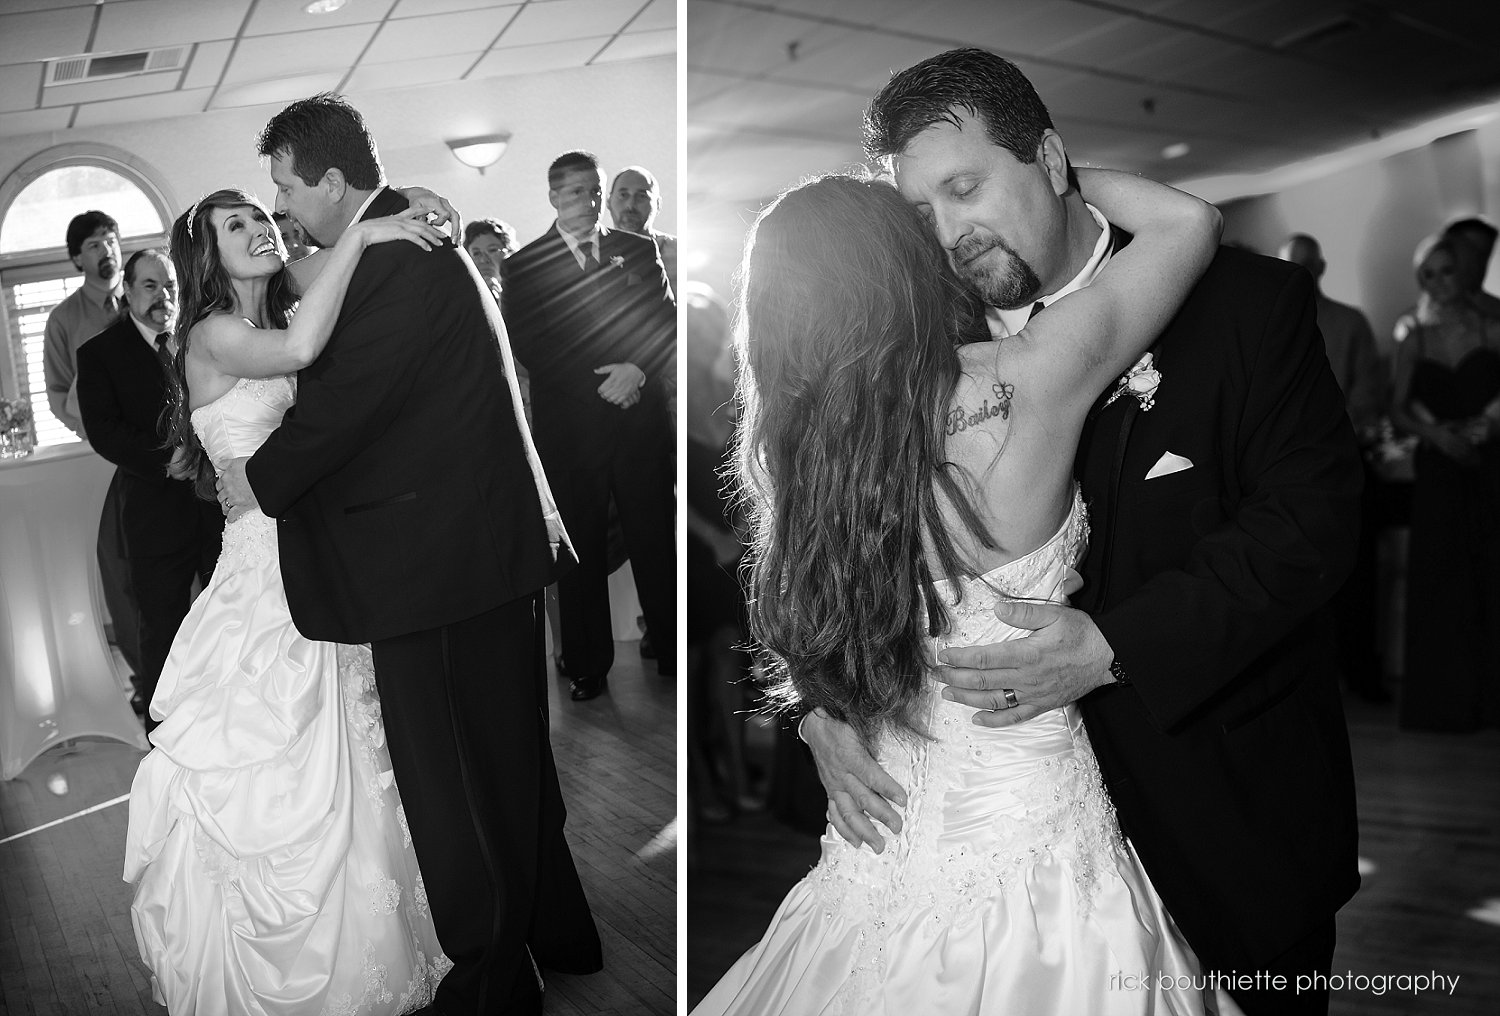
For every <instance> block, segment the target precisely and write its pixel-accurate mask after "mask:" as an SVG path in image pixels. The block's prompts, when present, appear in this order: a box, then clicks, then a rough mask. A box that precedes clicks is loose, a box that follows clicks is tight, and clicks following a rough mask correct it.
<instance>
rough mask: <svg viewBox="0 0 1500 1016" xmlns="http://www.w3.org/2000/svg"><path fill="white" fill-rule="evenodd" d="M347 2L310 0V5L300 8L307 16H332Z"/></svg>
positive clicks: (345, 0) (341, 0) (344, 0)
mask: <svg viewBox="0 0 1500 1016" xmlns="http://www.w3.org/2000/svg"><path fill="white" fill-rule="evenodd" d="M348 2H349V0H312V3H310V4H308V5H307V6H306V7H304V8H302V9H303V10H304V11H306V12H307V13H308V14H332V13H333V12H334V11H336V10H338V9H339V8H340V7H342V6H344V4H346V3H348Z"/></svg>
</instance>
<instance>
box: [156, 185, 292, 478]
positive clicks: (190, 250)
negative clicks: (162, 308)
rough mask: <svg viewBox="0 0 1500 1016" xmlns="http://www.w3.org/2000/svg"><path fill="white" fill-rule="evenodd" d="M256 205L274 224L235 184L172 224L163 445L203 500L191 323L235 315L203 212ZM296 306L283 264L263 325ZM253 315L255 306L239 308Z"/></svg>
mask: <svg viewBox="0 0 1500 1016" xmlns="http://www.w3.org/2000/svg"><path fill="white" fill-rule="evenodd" d="M247 206H248V207H251V208H258V209H260V211H261V212H262V213H263V214H264V215H265V217H266V221H267V222H268V223H270V225H271V228H272V229H275V228H276V224H275V222H274V221H272V219H271V213H270V212H268V211H266V207H265V205H262V204H261V203H260V202H259V201H257V200H256V199H255V198H254V197H252V196H251V195H250V194H248V193H246V192H245V191H242V190H240V189H238V188H236V187H226V188H225V189H223V190H217V191H214V192H213V193H212V194H209V195H207V196H205V197H203V198H201V199H199V201H198V203H197V204H195V205H193V207H191V208H189V209H188V210H187V211H186V212H183V213H182V214H181V215H179V216H178V217H177V221H176V222H174V223H172V266H173V267H174V268H175V269H176V270H177V287H178V291H179V292H180V294H181V301H180V305H179V308H178V314H177V355H176V356H175V357H174V358H173V360H172V368H173V369H172V371H171V373H170V375H169V377H170V379H171V382H172V393H171V401H170V403H169V405H168V408H167V413H168V417H167V444H168V445H169V446H170V447H173V448H176V449H181V453H180V454H179V455H177V456H176V458H175V459H174V460H173V465H172V468H171V473H172V475H173V476H175V477H177V478H178V479H186V480H191V481H192V482H193V486H194V489H195V490H196V491H197V492H198V496H199V497H201V498H203V499H204V500H206V501H212V500H214V497H215V490H214V482H215V480H214V469H213V465H212V463H210V462H209V461H208V456H207V455H205V454H204V452H203V446H202V445H201V444H199V443H198V436H197V435H196V434H194V433H193V424H192V420H191V418H190V410H189V409H188V383H187V351H188V347H189V346H190V345H191V344H192V341H193V338H192V336H193V327H194V326H195V325H197V324H198V322H200V321H202V320H203V319H204V318H206V317H208V316H209V315H210V314H213V313H217V312H219V311H223V312H225V313H229V314H233V313H235V310H236V308H235V300H234V283H233V282H232V281H231V280H230V278H229V273H228V272H227V271H225V269H224V262H223V259H221V258H220V257H219V240H218V237H217V236H216V235H215V232H214V229H213V224H212V223H211V222H210V221H209V213H210V212H212V211H213V210H214V209H215V208H245V207H247ZM296 305H297V294H296V293H295V291H294V290H293V288H292V278H291V276H290V275H289V274H288V273H287V270H286V268H285V267H284V266H283V267H282V269H281V270H280V271H279V272H277V273H276V274H275V275H273V276H271V282H270V285H269V286H268V287H267V289H266V307H265V316H264V318H263V320H262V321H261V324H263V325H264V326H265V327H267V328H285V327H287V324H288V323H289V322H290V321H291V318H292V310H293V309H294V308H295V307H296ZM239 309H240V311H241V312H242V313H246V314H254V312H255V308H250V307H244V308H239Z"/></svg>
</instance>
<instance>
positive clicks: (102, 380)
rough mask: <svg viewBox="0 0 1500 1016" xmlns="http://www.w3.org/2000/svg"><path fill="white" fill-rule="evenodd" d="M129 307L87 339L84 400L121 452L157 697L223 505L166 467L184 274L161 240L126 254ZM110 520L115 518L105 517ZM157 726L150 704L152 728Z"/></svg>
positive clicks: (129, 536) (84, 409)
mask: <svg viewBox="0 0 1500 1016" xmlns="http://www.w3.org/2000/svg"><path fill="white" fill-rule="evenodd" d="M125 299H126V303H127V305H128V308H129V312H128V313H126V314H124V315H123V316H121V318H120V320H119V321H117V322H115V323H114V324H113V325H111V326H110V327H109V328H106V329H105V330H104V331H102V332H100V333H99V334H98V335H95V336H94V337H93V338H91V339H89V340H88V341H87V342H85V343H84V344H83V345H82V346H81V347H79V349H78V380H77V387H78V409H79V412H80V413H81V415H82V418H83V426H84V427H85V428H86V429H87V431H88V435H89V441H90V443H91V444H93V446H94V450H95V451H97V452H98V453H99V454H100V455H102V456H104V457H105V458H106V459H108V460H109V461H111V462H113V463H114V464H115V465H116V466H118V467H119V469H118V470H117V471H116V473H115V479H114V481H113V484H112V489H117V490H118V492H119V501H120V514H119V520H118V527H119V534H118V535H119V539H120V543H121V545H122V547H123V549H124V552H125V557H126V558H127V559H128V561H129V563H130V584H131V589H132V591H133V592H134V594H135V599H136V603H137V605H138V607H139V610H140V626H139V640H140V667H139V669H138V670H137V671H136V678H137V682H138V686H139V693H140V697H141V699H143V700H144V703H145V704H146V705H147V706H149V705H150V704H151V696H152V695H154V694H155V693H156V681H157V678H159V677H160V676H161V669H162V665H163V664H165V663H166V660H167V651H168V650H169V649H170V648H171V646H172V636H173V635H175V634H176V633H177V628H178V626H179V625H180V624H182V619H183V617H184V616H186V614H187V610H188V606H189V605H190V604H191V602H192V596H191V591H192V585H193V578H194V577H195V576H197V577H199V578H201V579H203V580H204V581H207V579H208V577H209V575H211V574H212V573H213V569H214V563H215V562H216V561H217V560H218V557H219V546H220V539H221V534H222V533H223V531H224V518H223V516H222V515H221V514H220V513H219V506H218V505H216V504H214V503H213V502H212V501H204V500H201V499H200V498H198V497H197V496H196V495H195V494H194V493H193V488H192V485H191V484H189V483H187V482H185V481H183V480H174V479H171V478H170V477H168V476H167V463H168V461H169V460H170V459H171V451H170V449H168V448H166V447H165V441H164V439H163V437H162V435H161V432H160V430H159V424H160V421H161V419H162V410H163V409H164V408H165V407H166V404H167V396H168V388H167V386H168V383H169V382H168V377H167V374H168V372H167V369H166V364H167V362H168V357H170V356H171V355H172V353H173V348H172V344H171V335H172V327H173V325H174V324H176V319H177V276H176V273H175V272H174V271H173V269H172V262H171V261H170V260H169V259H168V258H167V256H166V254H164V253H163V252H162V251H159V250H154V249H153V250H143V251H139V252H137V253H135V254H132V255H131V256H130V260H129V261H127V262H125ZM106 521H108V520H106ZM155 726H156V723H155V721H153V720H152V719H151V717H150V714H149V713H148V714H147V715H146V730H147V732H149V731H150V730H151V729H152V728H153V727H155Z"/></svg>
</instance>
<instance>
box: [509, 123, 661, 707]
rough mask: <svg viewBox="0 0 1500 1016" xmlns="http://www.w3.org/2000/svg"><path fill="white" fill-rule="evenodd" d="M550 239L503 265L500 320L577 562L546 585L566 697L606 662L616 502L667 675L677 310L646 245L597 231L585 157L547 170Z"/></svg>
mask: <svg viewBox="0 0 1500 1016" xmlns="http://www.w3.org/2000/svg"><path fill="white" fill-rule="evenodd" d="M547 185H548V192H547V196H548V199H549V200H550V201H551V202H552V207H553V208H555V209H556V210H557V221H556V222H555V223H553V226H552V228H551V229H549V230H548V231H547V232H546V233H544V234H542V236H540V237H538V238H537V239H536V240H533V241H532V242H531V243H529V244H527V245H526V246H525V247H522V248H521V249H520V250H519V251H517V252H516V253H515V254H514V255H513V256H512V257H511V258H510V259H509V260H508V261H507V262H506V269H507V273H508V277H507V280H506V283H505V295H504V299H505V316H506V323H507V324H508V325H509V326H510V333H511V337H512V341H513V342H514V343H515V349H516V358H517V359H519V360H520V361H521V363H522V364H523V365H525V367H526V369H527V370H528V371H530V372H531V413H532V420H533V422H534V424H535V430H536V443H537V447H538V448H539V449H540V450H541V454H542V461H543V462H544V463H546V466H547V475H548V477H549V478H551V480H552V484H553V490H554V491H555V492H556V494H557V504H558V507H559V508H560V509H561V510H562V513H563V518H565V519H567V520H568V531H569V533H570V534H571V535H572V536H573V539H574V548H575V549H576V550H577V551H578V567H577V568H576V569H574V570H573V572H571V573H570V574H568V575H566V576H564V577H563V579H562V580H561V581H560V582H559V583H558V584H557V599H558V606H559V608H560V609H561V614H562V659H563V663H564V664H565V665H566V666H567V668H568V675H569V677H571V678H572V682H573V687H572V697H573V698H574V699H575V700H578V699H589V698H593V697H594V696H596V695H598V694H599V693H600V692H601V691H602V690H603V689H604V682H605V677H606V675H607V674H608V673H609V668H610V666H611V664H612V663H613V662H614V633H613V628H612V625H611V623H610V609H609V585H608V583H609V566H608V564H607V563H606V562H607V558H608V554H607V551H606V548H607V545H608V534H609V505H610V501H611V499H613V501H614V505H615V510H616V512H617V513H618V515H619V520H620V529H621V531H622V532H623V534H624V536H625V548H626V550H627V551H628V552H629V554H630V569H631V573H632V574H633V575H634V577H635V586H636V592H637V593H638V595H639V596H640V601H641V610H642V612H643V613H644V614H645V615H646V629H647V631H649V632H650V633H651V639H652V641H653V642H654V643H655V644H656V645H657V646H658V647H659V648H660V653H659V660H658V663H657V669H658V670H659V671H660V672H661V673H662V674H664V675H670V674H672V673H674V672H675V671H674V669H673V668H674V666H675V658H676V654H675V648H674V647H675V646H676V645H677V596H676V590H677V564H676V562H677V556H676V539H675V537H674V535H673V522H672V519H673V504H674V502H673V460H672V448H673V440H672V435H673V431H672V421H671V418H670V416H669V415H668V413H667V403H666V393H667V386H666V384H665V383H664V382H665V374H666V372H667V370H668V368H669V366H670V364H671V362H672V361H671V357H672V347H673V345H674V344H675V342H676V339H677V305H676V302H675V300H674V298H673V295H672V287H671V285H670V283H668V281H667V276H666V272H665V271H664V270H663V268H662V264H661V261H660V259H659V257H658V254H657V248H656V244H655V243H654V242H653V241H652V240H651V239H649V238H647V237H643V236H637V235H636V234H634V233H628V232H625V231H624V230H619V229H607V228H605V227H604V226H602V225H600V223H599V215H600V212H601V210H602V208H603V188H604V177H603V174H602V173H601V172H600V170H599V162H598V160H597V159H595V158H594V156H593V155H592V154H590V153H589V152H584V151H573V152H565V153H563V154H562V155H560V156H558V157H557V158H556V159H555V160H553V163H552V165H551V167H550V168H549V169H548V171H547Z"/></svg>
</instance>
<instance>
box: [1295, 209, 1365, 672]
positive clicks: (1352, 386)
mask: <svg viewBox="0 0 1500 1016" xmlns="http://www.w3.org/2000/svg"><path fill="white" fill-rule="evenodd" d="M1277 256H1278V257H1280V258H1281V260H1283V261H1290V262H1291V263H1292V264H1294V265H1301V266H1302V267H1303V268H1305V269H1307V273H1308V274H1309V275H1311V276H1312V277H1313V290H1314V294H1315V295H1314V299H1315V300H1316V301H1317V307H1318V331H1319V332H1321V333H1322V334H1323V346H1324V348H1325V349H1326V350H1327V351H1328V364H1329V366H1331V367H1332V368H1333V378H1334V380H1335V381H1337V382H1338V383H1339V390H1340V391H1341V392H1343V393H1344V405H1345V408H1347V409H1348V411H1349V422H1350V423H1351V424H1353V425H1354V434H1355V436H1356V437H1357V438H1358V439H1359V444H1360V448H1361V449H1362V451H1363V459H1364V473H1365V485H1364V488H1363V490H1362V491H1361V492H1360V498H1359V555H1358V557H1357V558H1356V559H1355V563H1354V571H1352V572H1351V573H1350V574H1349V578H1348V579H1347V580H1346V581H1345V582H1344V587H1343V589H1341V590H1339V595H1338V596H1337V597H1335V598H1334V601H1333V604H1332V611H1333V615H1334V618H1335V620H1336V622H1337V624H1338V641H1339V646H1338V652H1339V663H1340V665H1341V667H1342V669H1343V672H1344V678H1345V680H1346V681H1348V683H1349V690H1350V691H1352V692H1354V693H1355V694H1356V695H1358V696H1360V697H1361V698H1364V699H1367V700H1369V701H1371V702H1389V701H1390V698H1391V695H1390V692H1388V691H1386V690H1385V686H1384V684H1383V675H1384V672H1385V668H1384V664H1383V663H1382V662H1381V659H1380V654H1379V653H1378V652H1377V651H1376V648H1375V647H1376V631H1375V619H1376V616H1377V615H1378V613H1379V601H1378V599H1377V591H1378V585H1377V582H1376V573H1377V567H1376V566H1377V560H1376V559H1377V556H1378V553H1379V542H1380V541H1379V536H1380V519H1381V512H1380V501H1381V499H1380V483H1381V481H1380V478H1379V477H1378V476H1377V475H1376V473H1375V471H1374V469H1372V468H1371V467H1370V459H1371V457H1372V456H1373V455H1374V454H1375V450H1374V446H1375V444H1376V443H1377V442H1378V441H1379V440H1380V421H1381V417H1382V414H1383V413H1384V411H1385V402H1386V371H1385V370H1384V369H1383V368H1382V367H1381V363H1380V352H1379V350H1378V349H1377V347H1376V345H1375V333H1374V332H1373V331H1372V330H1371V328H1370V322H1369V319H1368V318H1366V317H1365V315H1364V312H1363V311H1361V310H1360V309H1359V308H1358V307H1351V306H1350V305H1349V304H1347V303H1340V302H1339V301H1337V300H1334V299H1332V298H1331V297H1329V296H1328V295H1327V294H1325V293H1324V292H1323V272H1324V271H1325V270H1326V269H1327V267H1328V263H1327V262H1326V261H1324V260H1323V248H1322V246H1321V245H1320V244H1319V243H1318V241H1317V240H1315V239H1314V238H1313V237H1310V236H1308V235H1307V234H1306V233H1293V234H1292V235H1291V236H1289V237H1287V238H1286V240H1285V241H1284V242H1283V243H1282V245H1281V249H1280V250H1279V251H1278V252H1277Z"/></svg>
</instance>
